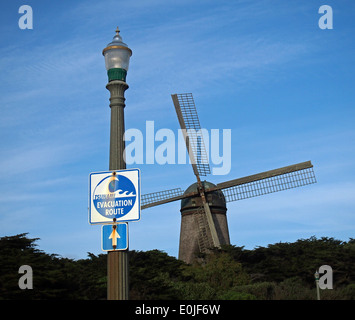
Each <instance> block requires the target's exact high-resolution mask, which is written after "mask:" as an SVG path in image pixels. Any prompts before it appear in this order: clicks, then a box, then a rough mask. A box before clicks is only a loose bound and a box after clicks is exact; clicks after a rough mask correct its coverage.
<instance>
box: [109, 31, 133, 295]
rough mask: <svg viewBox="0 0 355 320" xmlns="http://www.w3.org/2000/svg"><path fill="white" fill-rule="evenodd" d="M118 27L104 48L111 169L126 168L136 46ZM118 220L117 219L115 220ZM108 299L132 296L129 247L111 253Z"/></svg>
mask: <svg viewBox="0 0 355 320" xmlns="http://www.w3.org/2000/svg"><path fill="white" fill-rule="evenodd" d="M119 33H120V30H119V29H118V27H117V29H116V35H115V36H114V37H113V40H112V42H110V43H109V44H108V45H107V47H106V48H105V49H104V50H103V51H102V54H103V55H104V57H105V65H106V70H107V75H108V83H107V85H106V88H107V90H109V91H110V108H111V127H110V164H109V170H120V169H126V163H125V161H124V154H123V153H124V149H125V142H124V140H123V134H124V131H125V125H124V107H125V97H124V93H125V91H126V90H127V89H128V85H127V83H126V75H127V71H128V66H129V59H130V57H131V55H132V50H131V49H129V48H128V46H127V45H126V44H125V43H124V42H123V41H122V38H121V36H120V34H119ZM113 222H115V219H114V220H113ZM107 299H108V300H128V249H127V250H124V251H109V252H108V254H107Z"/></svg>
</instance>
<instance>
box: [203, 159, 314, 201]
mask: <svg viewBox="0 0 355 320" xmlns="http://www.w3.org/2000/svg"><path fill="white" fill-rule="evenodd" d="M316 182H317V181H316V177H315V174H314V171H313V165H312V163H311V162H310V161H307V162H302V163H298V164H294V165H291V166H287V167H283V168H279V169H275V170H270V171H266V172H262V173H258V174H254V175H251V176H247V177H244V178H239V179H235V180H230V181H226V182H223V183H219V184H217V186H216V188H213V189H211V191H213V190H222V192H223V194H224V196H225V198H226V201H227V202H231V201H237V200H242V199H247V198H252V197H257V196H261V195H264V194H268V193H273V192H278V191H283V190H287V189H292V188H297V187H302V186H306V185H309V184H312V183H316ZM209 191H210V190H209Z"/></svg>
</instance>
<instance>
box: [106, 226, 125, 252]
mask: <svg viewBox="0 0 355 320" xmlns="http://www.w3.org/2000/svg"><path fill="white" fill-rule="evenodd" d="M101 234H102V242H101V244H102V250H103V251H112V250H127V249H128V223H119V224H111V225H103V226H102V232H101Z"/></svg>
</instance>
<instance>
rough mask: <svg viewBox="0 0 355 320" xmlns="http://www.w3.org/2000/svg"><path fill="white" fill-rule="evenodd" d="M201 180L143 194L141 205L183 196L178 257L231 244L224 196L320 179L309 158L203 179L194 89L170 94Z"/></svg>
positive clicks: (256, 193)
mask: <svg viewBox="0 0 355 320" xmlns="http://www.w3.org/2000/svg"><path fill="white" fill-rule="evenodd" d="M171 97H172V100H173V104H174V107H175V110H176V114H177V117H178V120H179V123H180V127H181V129H182V133H183V136H184V139H185V143H186V148H187V150H188V154H189V157H190V162H191V164H192V169H193V172H194V174H195V176H196V179H197V182H196V183H194V184H192V185H191V186H189V187H188V188H187V189H186V190H185V191H183V190H181V189H180V188H175V189H171V190H164V191H160V192H153V193H149V194H145V195H142V197H141V203H142V206H141V209H146V208H150V207H154V206H158V205H161V204H164V203H169V202H172V201H177V200H181V210H180V211H181V230H180V245H179V259H180V260H183V261H185V262H187V263H191V262H192V261H193V260H194V259H195V258H196V256H197V255H198V254H199V253H200V252H201V253H206V252H208V250H209V249H211V248H213V247H217V248H219V247H221V245H223V244H230V240H229V232H228V224H227V216H226V212H227V207H226V202H230V201H237V200H242V199H246V198H251V197H256V196H260V195H264V194H268V193H273V192H278V191H282V190H286V189H291V188H296V187H301V186H305V185H308V184H312V183H316V178H315V175H314V172H313V165H312V163H311V161H306V162H302V163H298V164H294V165H290V166H287V167H282V168H279V169H274V170H270V171H266V172H261V173H258V174H254V175H251V176H247V177H243V178H238V179H234V180H230V181H225V182H222V183H218V184H216V185H215V184H213V183H210V182H208V181H201V178H200V177H201V176H206V175H207V174H210V173H211V170H210V166H209V163H208V156H207V152H206V149H205V145H204V141H203V137H202V135H201V134H199V132H201V131H200V130H201V126H200V121H199V118H198V115H197V111H196V106H195V102H194V99H193V97H192V94H191V93H184V94H173V95H171Z"/></svg>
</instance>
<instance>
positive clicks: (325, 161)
mask: <svg viewBox="0 0 355 320" xmlns="http://www.w3.org/2000/svg"><path fill="white" fill-rule="evenodd" d="M23 4H28V5H30V6H31V7H32V9H33V29H32V30H21V29H20V28H19V26H18V20H19V18H20V17H21V14H19V13H18V9H19V7H20V6H21V5H23ZM324 4H327V5H330V6H331V7H332V9H333V29H332V30H321V29H320V28H319V26H318V20H319V18H320V17H321V14H319V13H318V9H319V7H320V6H321V5H324ZM354 9H355V4H354V2H353V1H350V0H340V1H339V0H337V1H326V2H325V1H323V0H321V1H314V0H312V1H307V0H297V1H294V0H290V1H282V0H264V1H263V0H260V1H247V0H244V1H211V0H204V1H191V0H190V1H184V0H182V1H178V2H177V1H166V0H139V1H135V0H132V1H106V0H103V1H83V0H77V1H75V2H74V1H59V0H53V1H42V0H36V1H29V2H26V3H24V2H23V1H6V2H4V3H3V4H2V6H1V10H0V28H1V35H2V36H1V44H0V70H1V75H0V77H1V84H0V106H1V117H0V134H1V141H0V150H1V151H0V152H1V157H0V179H1V180H0V181H1V184H0V208H1V209H0V236H10V235H15V234H18V233H25V232H28V233H29V236H30V237H32V238H40V239H41V240H40V241H39V242H38V244H39V248H40V249H41V250H44V251H46V252H48V253H57V254H60V255H62V256H65V257H69V258H75V259H78V258H86V257H87V252H92V253H95V254H99V253H101V252H102V251H101V230H100V229H101V227H99V226H91V225H89V223H88V212H87V206H88V177H89V174H90V172H96V171H105V170H107V169H108V162H109V123H110V109H109V100H108V99H109V92H108V91H107V90H106V88H105V86H106V83H107V76H106V70H105V64H104V58H103V56H102V49H103V48H104V47H105V46H106V45H107V44H108V43H109V42H111V40H112V37H113V36H114V30H115V28H116V26H117V25H119V27H120V29H121V36H122V38H123V41H124V42H125V43H127V45H128V46H129V47H130V48H131V49H132V51H133V55H132V58H131V61H130V69H129V71H128V76H127V83H128V84H129V86H130V88H129V89H128V90H127V91H126V108H125V117H126V122H125V124H126V128H127V129H128V128H137V129H140V130H142V131H143V133H144V130H145V125H146V121H148V120H149V121H154V125H155V129H156V130H159V129H160V128H169V129H171V130H173V131H174V132H177V130H178V128H179V124H178V121H177V118H176V114H175V111H174V107H173V104H172V101H171V97H170V95H171V94H172V93H183V92H192V93H193V95H194V98H195V102H196V105H197V110H198V114H199V117H200V122H201V126H202V127H203V128H206V129H220V130H222V129H231V130H232V155H231V160H232V168H231V171H230V173H229V174H228V175H225V176H209V177H208V180H209V181H211V182H214V183H219V182H223V181H226V180H230V179H235V178H238V177H243V176H246V175H250V174H254V173H258V172H262V171H266V170H270V169H275V168H278V167H283V166H287V165H290V164H294V163H298V162H303V161H307V160H311V161H312V163H313V165H314V171H315V174H316V177H317V181H318V183H317V184H314V185H311V186H307V187H302V188H297V189H293V190H288V191H284V192H280V193H274V194H270V195H265V196H261V197H257V198H253V199H247V200H243V201H238V202H231V203H228V223H229V231H230V238H231V242H232V244H235V245H238V246H245V247H246V248H249V249H252V248H254V247H256V246H266V245H267V244H269V243H275V242H279V241H281V242H292V241H296V240H297V239H300V238H308V237H310V236H312V235H315V236H317V237H322V236H327V237H335V238H337V239H340V240H344V241H347V240H348V239H349V238H350V237H355V234H354V230H355V214H354V213H355V212H354V208H355V196H354V195H355V182H354V178H355V164H354V158H355V147H354V141H355V130H354V123H355V111H354V100H355V99H354V97H355V90H354V80H355V79H354V78H355V72H354V71H355V43H354V34H355V23H354V15H355V10H354ZM158 145H159V143H156V146H158ZM130 167H139V168H140V170H141V175H142V181H141V186H142V188H141V189H142V190H141V191H142V193H143V194H144V193H149V192H154V191H160V190H165V189H172V188H176V187H180V188H182V189H183V190H184V189H186V188H187V187H188V186H189V185H190V184H191V183H193V182H195V177H194V175H193V172H192V169H191V167H190V166H189V165H188V164H186V165H182V164H175V165H159V164H156V163H155V164H143V165H139V166H135V165H131V166H130ZM179 209H180V203H178V202H176V203H170V204H166V205H164V206H160V207H155V208H151V209H147V210H143V211H142V217H141V220H140V221H139V222H132V223H130V224H129V234H130V238H129V241H130V249H132V250H150V249H159V250H163V251H165V252H167V253H168V254H170V255H173V256H177V254H178V244H179V232H180V213H179Z"/></svg>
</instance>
